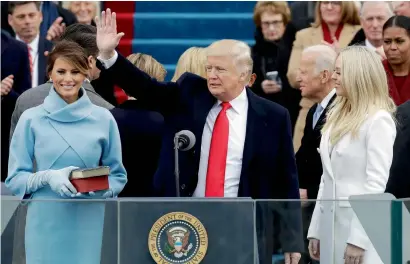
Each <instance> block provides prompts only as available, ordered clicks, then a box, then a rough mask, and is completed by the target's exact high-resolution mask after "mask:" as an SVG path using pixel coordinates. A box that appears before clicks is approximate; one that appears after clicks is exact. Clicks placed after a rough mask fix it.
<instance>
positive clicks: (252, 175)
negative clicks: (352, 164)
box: [96, 9, 302, 264]
mask: <svg viewBox="0 0 410 264" xmlns="http://www.w3.org/2000/svg"><path fill="white" fill-rule="evenodd" d="M101 20H102V23H100V21H99V20H97V21H96V24H97V30H98V31H97V44H98V48H99V50H100V57H99V59H100V60H101V61H102V64H103V66H104V68H105V69H106V72H108V74H111V75H112V76H116V77H117V78H116V79H117V80H118V83H117V85H119V86H120V87H122V88H123V89H124V90H125V91H126V93H127V94H129V95H131V96H133V97H135V98H138V100H141V101H142V102H145V103H146V104H148V103H149V105H150V107H151V108H152V109H155V110H156V111H158V112H160V113H162V114H163V115H164V118H165V119H167V118H169V117H174V116H180V117H181V122H180V123H179V127H178V128H179V129H187V130H190V131H192V132H193V133H194V135H195V137H196V143H195V146H194V147H193V149H192V151H190V155H191V157H190V158H189V160H188V161H187V162H186V163H183V164H182V163H181V164H180V170H181V177H180V185H179V186H178V187H179V191H180V194H181V196H185V197H190V196H194V197H251V198H254V199H299V185H298V180H297V171H296V164H295V157H294V153H293V145H292V136H291V134H292V133H291V126H290V118H289V113H288V111H287V110H286V109H284V108H283V107H281V106H279V105H277V104H275V103H272V102H270V101H268V100H265V99H263V98H260V97H258V96H256V95H255V94H254V93H253V92H252V91H251V90H250V89H248V88H245V86H246V85H247V83H248V82H249V78H250V76H251V73H252V59H251V55H250V48H249V46H247V45H246V44H245V43H243V42H240V41H236V40H222V41H217V42H215V43H213V44H212V45H211V46H210V47H208V48H207V50H208V57H207V65H206V70H207V79H208V80H206V79H203V78H201V77H199V76H197V75H194V74H191V73H185V74H183V75H182V76H181V77H180V78H179V79H178V80H177V82H175V83H173V82H168V83H164V82H157V81H156V80H155V79H151V78H150V77H149V76H148V75H147V74H145V73H144V72H142V71H140V70H139V69H137V68H136V67H135V66H134V65H133V64H132V63H130V62H129V61H127V60H126V59H125V58H124V57H123V56H121V55H120V54H118V53H117V52H115V50H114V49H115V47H116V46H117V45H118V43H119V40H120V38H121V37H122V36H123V33H119V34H117V29H116V20H115V15H114V16H113V15H112V14H111V11H110V10H109V9H107V12H106V13H105V12H103V14H102V18H101ZM228 145H229V147H228ZM188 162H189V163H190V165H189V164H188ZM160 163H161V161H160ZM188 165H189V166H188ZM160 166H161V165H160ZM187 169H189V170H190V171H189V172H186V173H182V171H184V170H187ZM182 175H187V177H184V176H182ZM173 178H174V177H173V174H172V172H171V173H167V174H166V175H162V178H161V179H159V180H160V181H161V182H155V183H154V184H155V185H159V186H161V185H163V186H164V188H165V192H166V196H176V190H175V182H173V184H169V183H170V182H172V180H173ZM295 204H296V203H294V204H293V205H295ZM284 205H286V206H289V207H288V208H287V211H286V212H283V213H282V214H281V215H280V219H279V221H280V222H281V223H282V225H281V226H282V227H287V228H286V229H282V230H281V232H282V233H284V234H285V235H284V236H283V237H285V239H283V240H282V241H281V244H282V248H283V250H284V252H286V253H285V257H286V258H287V259H288V260H289V263H292V264H293V263H297V262H298V261H299V258H300V254H299V253H297V252H299V251H300V250H301V249H302V248H301V245H300V243H299V241H300V240H301V233H300V232H298V230H299V228H300V224H301V222H300V211H299V210H300V207H296V206H295V209H297V210H293V208H292V207H291V206H290V205H289V204H288V203H285V202H284ZM261 236H262V237H264V238H265V236H269V239H272V237H271V236H270V234H266V233H264V232H262V234H261ZM259 238H260V237H259ZM258 241H261V240H260V239H258ZM259 246H260V251H259V252H260V253H262V254H260V256H259V258H260V261H261V263H269V261H270V262H271V261H272V249H270V251H271V253H270V257H269V254H266V255H265V254H264V253H265V252H264V248H263V249H262V247H265V244H263V245H259ZM266 256H268V257H269V259H265V257H266ZM291 259H292V261H291Z"/></svg>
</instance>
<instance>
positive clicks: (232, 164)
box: [193, 89, 248, 197]
mask: <svg viewBox="0 0 410 264" xmlns="http://www.w3.org/2000/svg"><path fill="white" fill-rule="evenodd" d="M221 103H222V102H221V101H219V100H218V102H217V103H216V104H215V105H214V106H213V107H212V109H211V110H210V111H209V113H208V116H207V118H206V123H205V126H204V131H203V134H202V145H201V156H200V161H199V171H198V184H197V186H196V189H195V192H194V194H193V196H194V197H204V196H205V187H206V174H207V171H208V158H209V151H210V147H211V139H212V131H213V128H214V124H215V121H216V118H217V116H218V114H219V112H220V111H221V109H222V106H221ZM229 103H230V104H231V106H232V107H231V108H229V109H228V110H227V116H228V120H229V138H228V154H227V157H226V170H225V186H224V197H238V189H239V181H240V177H241V170H242V157H243V147H244V145H245V136H246V121H247V118H248V96H247V94H246V89H243V91H242V93H241V94H240V95H239V96H238V97H236V98H235V99H234V100H232V101H231V102H229Z"/></svg>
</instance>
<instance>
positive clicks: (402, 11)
mask: <svg viewBox="0 0 410 264" xmlns="http://www.w3.org/2000/svg"><path fill="white" fill-rule="evenodd" d="M392 5H393V10H394V14H396V15H397V16H406V17H410V2H409V1H392Z"/></svg>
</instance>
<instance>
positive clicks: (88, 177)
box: [70, 166, 110, 192]
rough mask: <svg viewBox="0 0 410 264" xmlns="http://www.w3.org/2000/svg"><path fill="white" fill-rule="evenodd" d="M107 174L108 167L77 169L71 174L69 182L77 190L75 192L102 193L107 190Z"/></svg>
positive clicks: (108, 172) (108, 171)
mask: <svg viewBox="0 0 410 264" xmlns="http://www.w3.org/2000/svg"><path fill="white" fill-rule="evenodd" d="M109 174H110V167H108V166H101V167H96V168H87V169H77V170H73V171H72V172H71V175H70V181H71V183H72V184H73V185H74V187H75V188H76V189H77V192H95V191H102V190H107V189H108V188H109V185H108V175H109Z"/></svg>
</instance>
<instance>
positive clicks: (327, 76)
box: [320, 70, 332, 84]
mask: <svg viewBox="0 0 410 264" xmlns="http://www.w3.org/2000/svg"><path fill="white" fill-rule="evenodd" d="M331 77H332V75H331V74H330V72H329V71H327V70H325V71H323V72H322V73H321V77H320V82H321V83H322V84H325V83H327V82H328V81H329V80H330V78H331Z"/></svg>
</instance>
